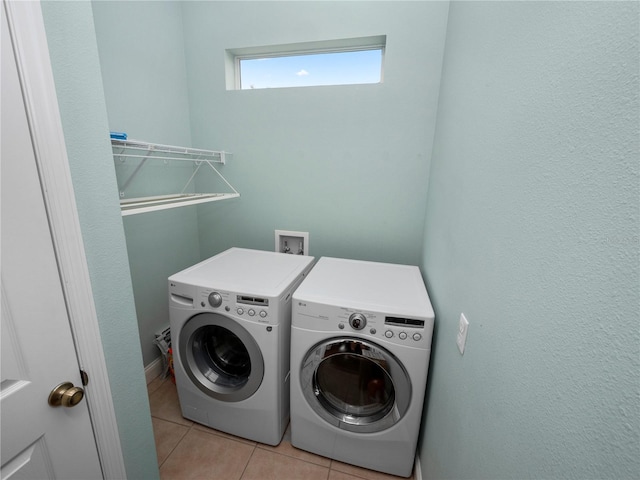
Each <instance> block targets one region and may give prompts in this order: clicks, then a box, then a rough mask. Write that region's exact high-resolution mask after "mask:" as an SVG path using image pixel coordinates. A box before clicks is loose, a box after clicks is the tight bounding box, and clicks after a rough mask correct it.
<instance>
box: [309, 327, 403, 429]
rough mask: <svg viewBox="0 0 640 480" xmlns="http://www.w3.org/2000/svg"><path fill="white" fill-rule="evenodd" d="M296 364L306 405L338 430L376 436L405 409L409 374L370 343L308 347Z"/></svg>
mask: <svg viewBox="0 0 640 480" xmlns="http://www.w3.org/2000/svg"><path fill="white" fill-rule="evenodd" d="M302 365H303V367H302V370H301V372H300V383H301V388H302V390H303V393H304V396H305V398H306V400H307V402H309V405H310V406H311V407H312V408H313V410H314V411H315V412H316V413H317V414H318V415H320V417H322V418H323V419H324V420H326V421H327V422H329V423H331V424H332V425H335V426H337V427H338V428H341V429H343V430H348V431H352V432H361V433H367V432H378V431H381V430H385V429H387V428H389V427H391V426H392V425H394V424H395V423H396V422H398V421H399V420H400V419H401V418H402V417H403V415H404V414H405V413H406V411H407V409H408V408H409V400H410V398H411V382H410V380H409V375H408V374H407V372H406V370H405V369H404V367H403V366H402V364H401V363H400V362H399V361H398V359H397V358H396V357H395V356H394V355H393V354H391V353H390V352H389V351H387V350H386V349H384V348H382V347H380V346H378V345H376V344H374V343H372V342H368V341H365V340H362V339H359V338H350V337H341V338H334V339H330V340H327V341H324V342H322V343H320V344H318V345H316V346H315V347H313V348H312V349H311V350H310V351H309V352H308V353H307V355H306V357H305V359H304V361H303V362H302Z"/></svg>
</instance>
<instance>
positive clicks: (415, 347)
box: [291, 257, 434, 477]
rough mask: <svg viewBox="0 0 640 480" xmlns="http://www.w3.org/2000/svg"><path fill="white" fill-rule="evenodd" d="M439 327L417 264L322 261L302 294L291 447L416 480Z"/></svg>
mask: <svg viewBox="0 0 640 480" xmlns="http://www.w3.org/2000/svg"><path fill="white" fill-rule="evenodd" d="M433 325H434V313H433V308H432V306H431V302H430V300H429V296H428V294H427V290H426V288H425V286H424V282H423V280H422V276H421V275H420V270H419V269H418V267H414V266H407V265H394V264H385V263H376V262H364V261H357V260H344V259H337V258H327V257H323V258H321V259H320V260H318V262H317V263H316V265H315V266H314V268H313V270H312V271H311V273H310V274H309V275H308V276H307V278H306V279H305V280H304V281H303V282H302V284H301V285H300V287H298V289H297V290H296V292H295V293H294V294H293V316H292V328H291V377H292V378H291V443H292V445H293V446H295V447H298V448H301V449H303V450H307V451H309V452H313V453H316V454H319V455H323V456H326V457H329V458H333V459H335V460H339V461H342V462H346V463H350V464H354V465H358V466H361V467H365V468H369V469H372V470H378V471H382V472H386V473H391V474H393V475H400V476H405V477H408V476H410V475H411V472H412V469H413V464H414V459H415V452H416V447H417V441H418V433H419V429H420V421H421V418H422V408H423V403H424V394H425V388H426V383H427V372H428V368H429V357H430V352H431V337H432V334H433Z"/></svg>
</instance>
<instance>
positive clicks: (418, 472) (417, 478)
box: [413, 453, 422, 480]
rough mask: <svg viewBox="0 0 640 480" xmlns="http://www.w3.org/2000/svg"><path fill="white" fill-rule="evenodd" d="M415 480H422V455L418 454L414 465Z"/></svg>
mask: <svg viewBox="0 0 640 480" xmlns="http://www.w3.org/2000/svg"><path fill="white" fill-rule="evenodd" d="M413 478H414V480H422V467H421V466H420V455H418V453H416V461H415V463H414V465H413Z"/></svg>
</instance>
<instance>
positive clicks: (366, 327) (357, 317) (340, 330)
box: [292, 298, 433, 348]
mask: <svg viewBox="0 0 640 480" xmlns="http://www.w3.org/2000/svg"><path fill="white" fill-rule="evenodd" d="M292 325H293V326H294V327H299V328H303V329H310V330H316V331H323V332H335V333H336V334H353V335H356V336H361V337H365V338H377V339H379V340H382V341H385V342H389V343H393V344H397V345H405V346H407V347H415V348H430V347H431V336H432V334H433V319H430V318H417V317H409V316H403V315H399V314H396V315H392V314H388V313H382V312H374V311H366V310H360V309H358V310H356V309H352V308H346V307H337V306H329V305H323V304H317V303H314V302H305V301H302V300H299V299H298V300H296V299H295V298H294V302H293V318H292Z"/></svg>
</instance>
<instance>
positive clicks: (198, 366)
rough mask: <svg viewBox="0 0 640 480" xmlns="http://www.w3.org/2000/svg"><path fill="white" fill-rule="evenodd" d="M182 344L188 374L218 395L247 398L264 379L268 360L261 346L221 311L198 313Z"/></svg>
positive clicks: (185, 329)
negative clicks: (220, 312)
mask: <svg viewBox="0 0 640 480" xmlns="http://www.w3.org/2000/svg"><path fill="white" fill-rule="evenodd" d="M178 345H179V347H178V348H179V355H180V361H181V363H182V366H183V368H184V370H185V372H186V374H187V376H188V377H189V378H190V379H191V381H192V382H193V383H194V384H195V385H196V386H197V387H198V388H199V389H200V390H201V391H202V392H204V393H206V394H207V395H209V396H211V397H213V398H215V399H218V400H222V401H225V402H237V401H240V400H244V399H245V398H248V397H250V396H251V395H253V394H254V393H255V391H256V390H257V389H258V388H259V387H260V384H261V383H262V377H263V375H264V360H263V358H262V353H261V352H260V348H259V347H258V344H257V342H256V341H255V340H254V338H253V337H252V336H251V334H250V333H249V332H248V331H247V330H246V329H245V328H244V327H242V326H241V325H240V324H238V322H236V321H234V320H233V319H230V318H228V317H225V316H224V315H220V314H217V313H200V314H198V315H195V316H193V317H191V318H190V319H189V320H188V321H187V322H186V323H185V324H184V326H183V327H182V329H181V330H180V337H179V344H178Z"/></svg>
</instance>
